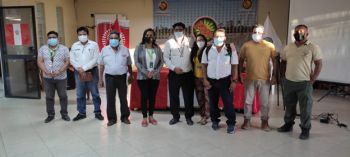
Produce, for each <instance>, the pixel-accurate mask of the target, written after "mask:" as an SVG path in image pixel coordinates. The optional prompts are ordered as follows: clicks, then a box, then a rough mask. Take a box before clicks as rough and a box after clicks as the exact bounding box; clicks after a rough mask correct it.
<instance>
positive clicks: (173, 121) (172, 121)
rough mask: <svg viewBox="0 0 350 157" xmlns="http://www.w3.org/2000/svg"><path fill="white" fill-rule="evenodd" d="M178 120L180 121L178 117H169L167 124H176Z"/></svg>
mask: <svg viewBox="0 0 350 157" xmlns="http://www.w3.org/2000/svg"><path fill="white" fill-rule="evenodd" d="M178 122H180V120H179V119H175V118H173V119H171V120H170V121H169V125H174V124H176V123H178Z"/></svg>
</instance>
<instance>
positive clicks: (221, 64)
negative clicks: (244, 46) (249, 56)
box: [202, 44, 238, 79]
mask: <svg viewBox="0 0 350 157" xmlns="http://www.w3.org/2000/svg"><path fill="white" fill-rule="evenodd" d="M231 50H232V53H231V57H230V55H229V53H228V52H227V48H226V45H224V47H223V48H222V49H221V52H220V53H219V52H218V51H217V49H216V47H215V46H211V48H210V50H209V52H208V57H207V54H206V51H207V50H206V49H204V51H203V55H202V64H208V67H207V75H208V77H209V78H211V79H221V78H225V77H227V76H230V75H231V65H237V64H238V56H237V51H236V48H235V46H234V45H233V44H231Z"/></svg>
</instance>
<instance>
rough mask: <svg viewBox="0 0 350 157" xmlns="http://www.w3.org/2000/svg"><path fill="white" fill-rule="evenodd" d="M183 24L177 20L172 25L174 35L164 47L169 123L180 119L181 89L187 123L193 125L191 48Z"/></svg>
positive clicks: (174, 122)
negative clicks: (167, 69)
mask: <svg viewBox="0 0 350 157" xmlns="http://www.w3.org/2000/svg"><path fill="white" fill-rule="evenodd" d="M185 28H186V27H185V24H183V23H181V22H178V23H175V24H174V25H173V31H174V37H171V38H170V39H169V40H168V41H167V42H166V43H165V47H164V61H165V64H166V65H167V66H168V68H169V70H170V71H169V75H168V83H169V94H170V110H171V114H172V115H173V119H171V120H170V122H169V124H170V125H174V124H176V123H178V122H179V121H180V114H179V110H180V100H179V92H180V88H181V89H182V93H183V99H184V102H185V117H186V122H187V124H188V125H193V121H192V116H193V115H194V111H193V94H194V84H193V81H194V80H193V79H194V78H193V72H192V66H191V60H190V58H191V48H190V44H189V39H188V38H187V37H186V36H185V35H184V30H185Z"/></svg>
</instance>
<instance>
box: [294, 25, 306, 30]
mask: <svg viewBox="0 0 350 157" xmlns="http://www.w3.org/2000/svg"><path fill="white" fill-rule="evenodd" d="M301 27H304V28H305V29H306V30H308V29H309V28H308V27H307V26H306V25H305V24H300V25H297V26H295V28H294V30H296V29H298V28H301Z"/></svg>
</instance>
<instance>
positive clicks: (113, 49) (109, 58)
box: [98, 30, 133, 126]
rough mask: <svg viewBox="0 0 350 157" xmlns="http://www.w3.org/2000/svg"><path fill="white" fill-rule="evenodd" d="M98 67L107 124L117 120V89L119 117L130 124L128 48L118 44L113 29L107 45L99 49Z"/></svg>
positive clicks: (130, 79)
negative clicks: (104, 93)
mask: <svg viewBox="0 0 350 157" xmlns="http://www.w3.org/2000/svg"><path fill="white" fill-rule="evenodd" d="M98 64H99V67H100V80H99V84H100V86H103V73H105V80H106V94H107V118H108V123H107V126H111V125H114V124H115V123H116V122H117V113H116V108H115V95H116V90H118V95H119V101H120V112H121V116H120V119H121V121H122V122H123V123H125V124H130V120H129V116H130V110H129V107H128V100H127V88H128V86H127V83H126V79H127V73H128V72H129V75H130V77H129V80H128V82H129V83H131V82H132V81H133V78H132V67H131V57H130V53H129V49H128V48H126V47H125V46H123V45H121V44H120V33H119V32H117V31H115V30H113V31H111V33H110V34H109V45H107V46H105V47H104V48H103V49H102V50H101V54H100V57H99V59H98Z"/></svg>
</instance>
